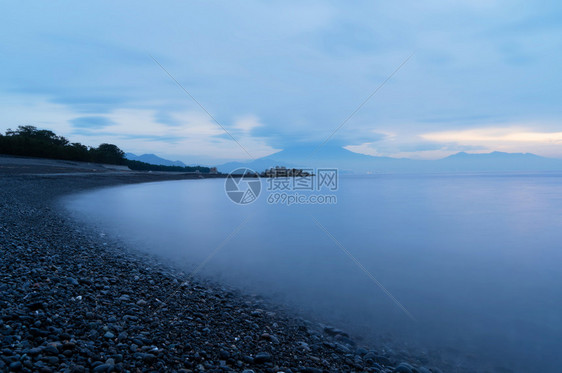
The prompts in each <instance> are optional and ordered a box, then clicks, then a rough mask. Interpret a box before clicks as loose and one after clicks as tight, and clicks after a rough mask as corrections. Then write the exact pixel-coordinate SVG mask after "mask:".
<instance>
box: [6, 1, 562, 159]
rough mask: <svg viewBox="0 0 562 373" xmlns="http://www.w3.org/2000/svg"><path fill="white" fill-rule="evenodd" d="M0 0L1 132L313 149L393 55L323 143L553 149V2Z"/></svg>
mask: <svg viewBox="0 0 562 373" xmlns="http://www.w3.org/2000/svg"><path fill="white" fill-rule="evenodd" d="M0 7H1V11H0V31H1V32H0V56H1V57H2V58H1V59H0V66H1V69H0V112H1V113H2V115H1V119H2V120H1V121H0V131H2V132H4V131H5V130H6V129H8V128H15V127H17V126H18V125H35V126H37V127H39V128H46V129H50V130H53V131H55V132H56V133H57V134H61V135H64V136H65V137H67V138H68V139H70V140H71V141H73V142H75V141H76V142H82V143H83V144H86V145H90V146H96V145H98V144H100V143H103V142H109V143H114V144H116V145H118V146H119V147H120V148H121V149H123V150H125V151H127V152H133V153H137V154H143V153H156V154H158V155H160V156H163V157H165V158H170V159H173V160H176V159H178V160H182V161H184V162H185V163H188V164H194V163H198V164H219V163H222V162H225V161H232V160H246V159H250V157H251V158H258V157H262V156H266V155H269V154H272V153H274V152H277V151H279V150H282V149H286V148H288V147H291V146H295V145H299V146H301V145H305V146H308V145H310V146H311V147H316V146H318V145H319V144H321V143H323V142H324V141H325V140H326V139H327V138H328V137H329V136H330V135H331V134H332V133H333V132H334V130H335V129H336V128H338V127H339V126H340V125H342V123H343V122H344V121H345V120H346V118H348V117H349V116H350V115H351V114H352V113H354V111H355V110H356V109H357V108H358V107H359V106H360V105H361V104H362V103H363V102H364V101H365V100H366V98H367V97H369V96H370V95H371V94H373V92H375V90H376V89H377V88H378V87H380V86H381V84H382V83H383V82H385V80H387V79H388V78H389V77H390V76H391V75H392V74H393V72H395V71H396V70H397V69H398V68H399V66H401V67H400V68H399V69H398V71H396V72H395V73H394V75H392V77H391V78H390V79H388V80H387V81H386V83H385V84H384V85H382V87H380V89H378V90H377V91H376V93H375V94H374V95H373V96H372V97H371V98H370V99H369V100H368V101H367V102H365V103H364V105H362V106H361V108H360V109H359V110H358V111H357V112H355V114H354V115H352V116H351V118H349V120H347V122H345V124H344V125H343V126H342V127H341V129H340V130H339V131H337V132H336V133H335V134H334V135H333V136H332V137H331V139H330V141H329V142H328V143H329V145H332V146H342V147H345V148H346V149H349V150H351V151H354V152H358V153H363V154H370V155H384V156H393V157H409V158H415V159H436V158H441V157H444V156H447V155H450V154H453V153H456V152H459V151H466V152H489V151H506V152H532V153H535V154H539V155H543V156H548V157H556V158H562V102H561V98H562V74H561V72H560V66H562V3H561V2H559V1H532V2H531V1H517V0H510V1H495V0H487V1H482V0H470V1H469V0H459V1H437V0H429V1H423V2H421V1H356V2H335V1H322V2H320V1H318V2H316V1H298V2H292V1H267V2H265V1H238V2H235V1H224V2H217V1H181V2H180V1H178V2H174V1H165V2H144V3H142V2H137V1H135V2H132V1H131V2H127V1H120V2H113V1H107V2H104V1H95V2H88V1H82V2H70V1H68V2H61V1H51V2H39V1H37V2H33V1H29V2H12V3H8V2H4V3H3V4H2V5H0ZM409 57H410V58H409ZM408 58H409V59H408ZM405 61H407V62H405ZM404 62H405V63H404ZM160 65H161V66H162V67H161V66H160ZM164 69H165V70H166V71H167V72H168V73H169V74H170V75H171V77H170V75H168V73H166V71H164ZM174 80H176V81H177V82H179V84H181V86H183V88H184V89H185V91H184V90H183V89H182V88H180V87H179V86H178V84H176V82H175V81H174ZM190 95H191V96H193V98H194V99H195V100H196V101H197V102H198V103H199V104H200V105H201V106H202V107H203V108H202V107H201V106H199V105H198V104H197V103H196V102H195V101H194V99H192V98H191V97H190ZM207 112H208V113H207ZM211 116H212V117H211ZM213 118H214V119H216V121H217V122H218V123H220V125H219V124H217V123H216V122H215V120H214V119H213ZM223 128H224V129H223ZM231 136H232V137H233V138H234V139H236V141H234V140H233V139H232V137H231Z"/></svg>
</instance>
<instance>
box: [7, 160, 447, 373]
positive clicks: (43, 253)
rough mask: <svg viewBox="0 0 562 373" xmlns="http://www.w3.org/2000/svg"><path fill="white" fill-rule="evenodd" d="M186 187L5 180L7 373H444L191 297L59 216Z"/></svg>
mask: <svg viewBox="0 0 562 373" xmlns="http://www.w3.org/2000/svg"><path fill="white" fill-rule="evenodd" d="M41 170H42V171H44V169H41ZM37 171H39V170H37ZM177 176H180V175H159V174H139V173H135V175H132V174H129V173H127V174H126V175H123V174H119V173H92V174H91V175H87V176H84V175H76V174H72V173H70V174H68V175H60V174H52V175H48V174H45V173H44V172H43V173H42V174H41V175H37V174H25V175H24V174H22V173H6V172H2V169H0V206H1V209H2V211H1V212H0V233H1V235H0V252H1V255H2V258H3V260H2V263H1V264H0V266H1V267H2V268H1V271H0V273H1V274H0V278H1V279H2V281H1V282H0V294H1V295H2V296H1V297H0V299H1V301H0V303H1V306H2V307H1V311H0V312H1V313H0V316H1V319H0V330H1V331H2V333H1V335H2V337H1V338H2V339H1V340H0V341H1V342H2V351H3V355H1V356H0V370H3V371H9V370H21V371H36V370H39V371H45V372H48V371H53V370H67V371H75V372H80V371H98V372H109V371H145V370H158V371H184V372H189V371H203V370H205V371H217V372H219V371H220V372H224V371H236V372H244V371H245V370H247V373H249V372H250V370H252V371H254V372H280V371H283V372H323V371H328V372H332V371H333V372H336V371H358V372H361V371H365V372H406V373H408V372H420V373H426V372H440V370H439V369H436V368H431V369H429V368H425V367H423V366H421V365H422V361H420V360H423V358H420V359H419V360H418V359H415V360H416V361H412V360H411V357H408V358H410V359H409V360H402V359H401V358H399V357H397V356H387V355H385V354H384V353H382V352H378V351H376V350H373V349H367V348H365V347H361V346H359V345H357V344H356V342H354V341H353V340H352V339H351V338H350V337H349V335H348V334H346V333H345V332H343V331H340V330H338V329H335V328H333V327H328V326H323V325H321V324H317V323H312V322H310V321H306V320H303V319H301V318H299V317H298V316H296V315H293V314H291V313H290V312H285V311H284V310H282V309H281V308H280V307H275V305H272V304H269V303H267V302H264V301H263V300H262V299H260V298H259V297H251V296H249V295H245V294H242V293H240V292H238V291H236V290H232V289H227V288H225V287H223V286H220V284H214V283H211V282H209V281H206V280H204V279H201V278H200V277H199V276H196V277H195V278H192V279H190V280H189V281H188V282H187V283H186V285H184V286H182V283H183V282H184V281H185V277H186V276H185V273H183V274H182V273H181V272H180V271H178V270H176V269H174V268H172V267H171V266H168V265H165V264H163V263H162V261H159V260H157V259H155V258H154V257H152V256H150V255H148V254H146V255H141V254H140V253H137V252H134V253H131V252H129V251H128V250H126V249H125V250H123V249H122V248H120V247H116V246H114V245H112V244H111V243H110V244H104V242H102V241H103V240H100V237H94V235H93V233H92V232H90V231H88V230H87V229H82V228H83V227H80V226H78V225H77V224H76V223H75V222H74V221H72V219H70V217H68V216H66V215H65V214H63V212H62V211H61V210H60V208H59V207H57V206H56V205H57V201H58V199H59V198H60V197H63V196H66V195H69V194H72V193H78V192H83V191H86V190H90V189H93V188H99V187H109V186H115V185H123V184H129V183H140V182H150V181H164V180H181V179H187V178H186V177H181V178H177ZM181 176H185V175H181ZM191 178H192V177H191ZM170 295H173V296H170ZM405 361H409V362H410V364H408V363H406V362H405ZM425 363H426V364H427V362H425Z"/></svg>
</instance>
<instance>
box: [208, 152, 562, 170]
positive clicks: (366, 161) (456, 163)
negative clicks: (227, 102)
mask: <svg viewBox="0 0 562 373" xmlns="http://www.w3.org/2000/svg"><path fill="white" fill-rule="evenodd" d="M276 165H278V166H285V167H289V168H337V169H339V171H340V172H341V173H417V172H486V171H562V160H560V159H553V158H545V157H540V156H538V155H535V154H531V153H503V152H492V153H484V154H476V153H465V152H460V153H457V154H453V155H451V156H448V157H446V158H443V159H438V160H414V159H408V158H392V157H375V156H370V155H365V154H358V153H354V152H352V151H349V150H346V149H344V148H341V147H335V146H323V147H320V148H319V149H317V150H316V151H315V148H313V147H290V148H287V149H285V150H282V151H280V152H277V153H274V154H271V155H269V156H267V157H263V158H258V159H256V160H254V161H250V162H230V163H226V164H223V165H221V166H219V167H218V168H219V171H221V172H231V171H232V170H234V169H236V168H240V167H248V168H251V169H253V170H255V171H258V172H259V171H263V170H265V169H267V168H270V167H274V166H276Z"/></svg>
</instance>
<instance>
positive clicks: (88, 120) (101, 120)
mask: <svg viewBox="0 0 562 373" xmlns="http://www.w3.org/2000/svg"><path fill="white" fill-rule="evenodd" d="M70 123H72V125H73V126H74V127H76V128H90V129H98V128H104V127H108V126H111V125H114V124H115V123H114V122H113V121H112V120H110V119H109V118H107V117H101V116H89V117H78V118H74V119H72V120H70Z"/></svg>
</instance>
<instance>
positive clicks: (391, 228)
mask: <svg viewBox="0 0 562 373" xmlns="http://www.w3.org/2000/svg"><path fill="white" fill-rule="evenodd" d="M264 186H265V185H264ZM267 193H268V192H267V191H263V192H262V195H261V196H260V199H259V200H258V201H256V202H255V203H253V204H251V205H247V206H239V205H235V204H234V203H232V202H231V201H230V200H229V199H228V198H227V197H226V195H225V192H224V180H196V181H172V182H161V183H150V184H140V185H132V186H123V187H115V188H109V189H103V190H98V191H94V192H90V193H87V194H83V195H79V196H74V197H72V198H70V199H68V201H67V205H68V207H69V208H70V209H71V210H72V211H74V213H75V214H76V216H77V217H78V218H80V219H86V220H88V221H90V222H92V223H93V224H96V225H97V226H98V227H100V229H103V230H104V231H105V232H106V233H109V234H118V235H119V236H120V237H121V238H122V239H124V240H125V241H128V242H130V243H131V244H133V245H135V246H136V247H139V248H141V249H143V250H148V251H150V252H153V253H156V254H158V255H162V256H165V257H169V258H173V259H174V261H175V262H176V263H178V264H179V265H185V266H186V268H194V267H195V266H196V265H198V264H199V263H201V262H202V261H204V260H205V258H207V257H208V255H209V254H210V253H211V252H213V251H214V250H215V249H216V248H217V247H220V249H219V250H218V251H217V253H216V255H215V256H214V257H212V259H211V260H210V261H209V262H208V263H207V265H206V266H205V267H204V268H203V270H202V273H203V274H204V275H206V276H210V277H213V278H215V277H218V278H219V279H220V280H221V281H224V282H227V283H229V284H232V285H235V286H238V287H241V288H243V289H246V290H248V291H252V292H257V293H262V294H264V295H267V296H271V297H273V298H274V299H275V300H277V301H279V302H284V303H287V304H290V305H292V306H294V307H295V308H297V309H298V310H300V311H301V312H304V313H305V314H308V315H312V316H316V317H318V318H319V319H321V320H325V321H327V322H330V323H332V324H335V325H337V326H340V327H344V328H347V329H349V330H351V331H352V332H355V333H356V334H358V335H361V336H363V337H364V338H365V339H366V340H372V341H377V342H379V343H382V342H381V341H386V342H385V343H391V344H392V343H396V344H406V345H409V346H410V347H411V348H413V349H414V350H415V349H417V348H419V349H424V350H437V351H441V352H444V353H446V354H447V356H448V358H449V359H453V360H454V362H455V364H458V365H459V366H464V367H466V366H473V364H475V363H476V364H483V365H487V366H488V365H489V366H492V367H504V368H510V369H512V370H514V371H527V372H529V371H540V370H541V369H544V370H545V371H550V372H554V371H561V369H562V354H560V351H562V291H561V287H562V270H561V265H562V247H561V246H562V245H561V243H562V175H545V174H542V175H538V174H537V175H501V176H494V175H426V176H420V175H417V176H392V175H381V176H372V177H343V178H341V179H340V188H339V191H338V192H337V198H338V202H337V204H335V205H315V206H311V205H307V206H280V205H269V204H267V203H266V201H265V197H267ZM314 219H317V220H318V222H319V223H320V224H321V225H322V226H324V227H325V229H326V230H327V231H328V232H329V233H330V234H331V235H332V236H333V237H334V238H335V239H336V240H337V241H339V243H340V244H341V245H342V246H343V248H345V250H347V251H348V252H349V253H351V254H352V255H353V256H354V257H355V258H356V259H357V261H358V262H360V263H361V265H362V266H364V268H365V269H366V270H367V271H369V272H370V273H371V274H372V275H373V276H374V278H376V280H378V281H379V282H380V283H381V284H382V285H383V286H384V287H385V288H386V289H387V290H388V291H389V292H390V293H391V294H392V296H394V297H395V298H396V299H397V301H398V302H400V304H401V305H403V307H404V308H405V309H406V310H407V311H408V312H409V313H410V314H411V315H412V316H413V318H414V320H412V319H411V318H410V317H408V316H407V314H406V312H404V311H403V310H402V309H401V308H400V307H399V306H397V304H396V303H394V302H393V301H392V300H391V299H390V297H389V296H388V295H387V294H385V293H384V292H383V291H382V290H381V289H380V287H378V285H377V284H376V283H375V282H374V281H373V280H372V279H371V278H369V277H368V276H367V275H366V274H365V273H364V272H363V271H362V270H361V269H360V268H359V266H358V265H357V264H356V263H355V262H354V261H353V260H352V259H351V258H350V257H349V256H348V255H347V254H346V253H345V252H344V249H343V248H341V247H339V246H338V245H337V244H336V243H334V240H333V239H332V238H330V237H329V236H328V235H327V234H326V232H324V231H323V230H322V229H320V228H319V227H318V226H317V225H316V224H315V222H314ZM241 224H242V226H241ZM233 232H234V233H233ZM229 237H230V239H229ZM225 240H226V241H225ZM493 370H495V369H493ZM493 370H492V371H493ZM498 371H501V370H498Z"/></svg>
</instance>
